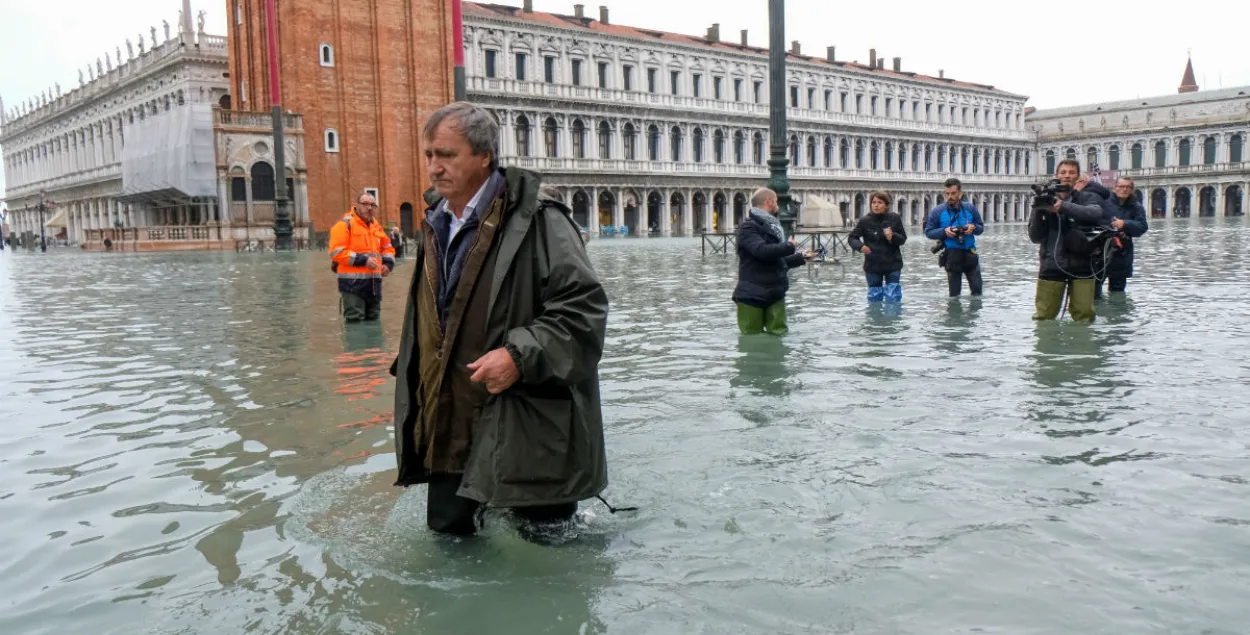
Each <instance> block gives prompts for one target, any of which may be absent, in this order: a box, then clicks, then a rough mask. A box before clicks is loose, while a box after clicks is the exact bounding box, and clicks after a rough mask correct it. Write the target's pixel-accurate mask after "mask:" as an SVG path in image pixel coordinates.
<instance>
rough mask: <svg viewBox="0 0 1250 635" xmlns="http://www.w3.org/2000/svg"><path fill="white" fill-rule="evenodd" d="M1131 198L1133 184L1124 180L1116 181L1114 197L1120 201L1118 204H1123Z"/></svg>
mask: <svg viewBox="0 0 1250 635" xmlns="http://www.w3.org/2000/svg"><path fill="white" fill-rule="evenodd" d="M1131 196H1133V184H1132V183H1130V182H1129V181H1125V180H1124V179H1120V180H1119V181H1116V184H1115V197H1116V198H1118V199H1120V202H1124V201H1127V200H1128V199H1129V197H1131Z"/></svg>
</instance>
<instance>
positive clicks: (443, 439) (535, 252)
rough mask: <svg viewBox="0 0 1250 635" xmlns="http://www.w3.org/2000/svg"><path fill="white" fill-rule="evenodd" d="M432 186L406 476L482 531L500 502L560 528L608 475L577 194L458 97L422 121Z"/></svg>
mask: <svg viewBox="0 0 1250 635" xmlns="http://www.w3.org/2000/svg"><path fill="white" fill-rule="evenodd" d="M423 136H424V140H425V158H426V163H427V171H428V173H429V177H430V181H431V182H432V183H433V184H434V190H435V193H433V194H431V195H429V196H427V197H426V201H427V202H428V203H429V204H430V208H429V209H427V210H426V212H425V219H424V221H423V222H422V227H421V232H420V237H421V238H420V241H419V242H416V243H414V244H413V248H414V256H415V271H414V272H413V276H412V288H411V290H410V291H409V294H408V308H407V310H406V311H405V313H404V327H403V335H402V337H401V340H400V345H399V357H398V359H397V360H396V361H395V364H394V366H392V373H393V374H394V375H395V383H396V387H395V452H396V455H397V460H398V464H399V476H398V479H397V480H396V485H400V486H410V485H418V484H423V483H424V484H426V487H427V490H426V496H427V507H426V522H427V524H428V525H429V527H430V528H431V529H433V530H434V531H437V532H440V533H447V534H456V535H469V534H473V533H475V532H476V531H477V530H478V528H479V522H480V519H481V514H479V512H480V511H481V510H483V509H484V508H486V507H496V508H506V509H508V510H510V512H509V513H510V515H511V516H512V517H513V518H514V519H516V520H517V521H518V528H519V529H520V531H521V533H522V536H523V537H525V538H527V539H530V540H535V541H544V540H550V539H551V537H552V536H553V534H554V535H556V536H558V535H560V534H561V533H562V530H563V528H565V527H568V526H570V521H571V520H572V519H573V516H574V514H575V513H576V511H577V506H578V503H579V502H580V501H583V500H586V499H589V498H594V497H596V496H598V495H599V494H600V493H601V492H602V491H603V489H604V488H605V487H607V482H608V476H607V456H606V452H605V450H604V440H603V418H602V414H601V411H600V402H599V370H598V369H599V359H600V357H601V355H602V354H603V344H604V334H605V331H606V329H607V316H608V296H607V293H606V292H605V291H604V289H603V286H602V285H601V284H600V283H599V279H598V277H597V276H596V275H595V272H594V269H593V268H591V265H590V258H589V257H588V256H587V254H586V248H585V246H584V245H583V244H582V240H581V238H580V237H579V236H578V230H577V227H576V225H574V223H573V221H572V220H571V218H570V214H569V211H568V208H566V207H565V206H564V204H563V203H561V202H559V201H556V200H552V199H551V198H548V197H542V196H540V193H539V187H540V179H539V177H538V175H537V174H534V173H533V172H528V171H526V170H522V169H520V168H513V167H509V168H501V167H499V165H498V159H497V156H498V143H499V124H498V123H497V121H496V119H495V116H494V115H493V114H491V112H490V111H488V110H486V109H484V108H482V107H480V106H476V105H473V104H469V103H465V102H456V103H453V104H450V105H448V106H444V107H443V108H441V109H440V110H438V111H437V112H435V113H433V114H432V115H431V116H430V119H429V121H428V122H427V123H426V125H425V128H424V130H423Z"/></svg>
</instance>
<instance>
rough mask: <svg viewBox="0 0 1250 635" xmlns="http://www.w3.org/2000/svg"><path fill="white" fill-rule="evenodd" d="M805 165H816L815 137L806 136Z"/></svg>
mask: <svg viewBox="0 0 1250 635" xmlns="http://www.w3.org/2000/svg"><path fill="white" fill-rule="evenodd" d="M807 165H809V166H811V167H816V137H808V138H807Z"/></svg>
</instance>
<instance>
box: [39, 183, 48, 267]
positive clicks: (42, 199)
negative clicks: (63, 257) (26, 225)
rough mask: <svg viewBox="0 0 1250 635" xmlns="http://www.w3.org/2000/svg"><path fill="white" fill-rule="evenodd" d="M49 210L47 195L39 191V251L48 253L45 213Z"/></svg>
mask: <svg viewBox="0 0 1250 635" xmlns="http://www.w3.org/2000/svg"><path fill="white" fill-rule="evenodd" d="M47 210H48V204H47V194H45V193H44V191H43V190H39V251H42V252H44V253H47V252H48V238H47V236H45V235H44V232H43V213H44V212H46V211H47Z"/></svg>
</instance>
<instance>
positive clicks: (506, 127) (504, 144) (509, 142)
mask: <svg viewBox="0 0 1250 635" xmlns="http://www.w3.org/2000/svg"><path fill="white" fill-rule="evenodd" d="M500 63H503V62H502V61H501V62H500ZM512 117H513V114H512V113H510V112H504V113H503V125H502V126H500V127H499V136H500V137H501V138H500V139H499V156H501V157H514V156H516V148H515V147H514V146H515V144H516V135H514V134H512Z"/></svg>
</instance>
